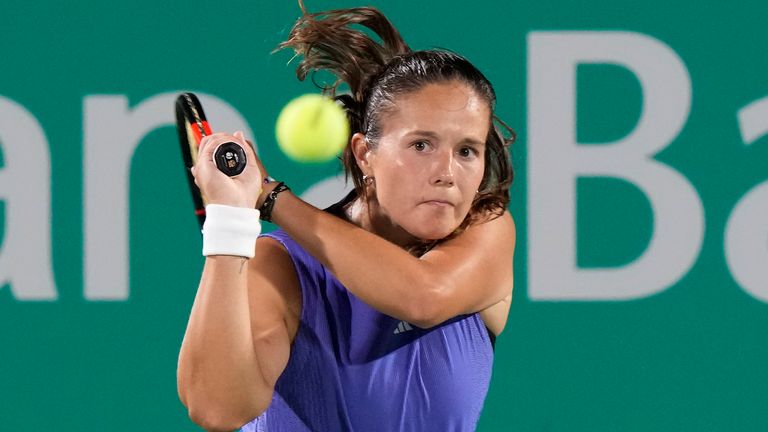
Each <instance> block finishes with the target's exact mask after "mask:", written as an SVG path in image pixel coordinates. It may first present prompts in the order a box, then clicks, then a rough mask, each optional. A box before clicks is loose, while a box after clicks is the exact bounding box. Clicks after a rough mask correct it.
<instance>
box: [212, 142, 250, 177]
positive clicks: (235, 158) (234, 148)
mask: <svg viewBox="0 0 768 432" xmlns="http://www.w3.org/2000/svg"><path fill="white" fill-rule="evenodd" d="M213 161H214V162H215V163H216V168H218V169H219V171H221V172H223V173H224V174H226V175H228V176H230V177H235V176H237V175H239V174H240V173H242V172H243V170H244V169H245V165H246V157H245V150H243V147H241V146H240V144H237V143H234V142H231V141H230V142H225V143H223V144H220V145H219V146H218V147H216V150H214V151H213Z"/></svg>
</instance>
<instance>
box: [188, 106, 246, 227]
mask: <svg viewBox="0 0 768 432" xmlns="http://www.w3.org/2000/svg"><path fill="white" fill-rule="evenodd" d="M176 131H177V132H178V135H179V144H181V154H182V156H183V157H184V166H185V167H186V171H187V181H188V183H189V191H190V192H191V193H192V201H193V202H194V204H195V215H197V221H198V222H199V223H200V228H202V227H203V223H204V222H205V204H206V200H205V197H204V196H203V195H202V193H201V192H200V189H199V188H198V187H197V185H196V184H195V177H194V176H193V175H192V170H191V168H192V167H193V166H194V165H195V163H197V155H198V150H199V148H200V141H202V139H203V137H205V136H208V135H210V134H211V127H210V126H209V125H208V120H207V119H206V117H205V113H204V112H203V106H202V105H201V104H200V100H199V99H197V96H195V95H194V94H193V93H182V94H180V95H179V97H178V98H176ZM213 161H214V162H215V163H216V167H217V168H218V169H219V171H221V172H223V173H224V174H226V175H228V176H230V177H234V176H236V175H239V174H240V173H241V172H243V170H244V169H245V165H246V157H245V150H243V148H242V147H241V146H240V145H239V144H237V143H234V142H226V143H223V144H221V145H219V146H218V147H217V148H216V150H214V152H213Z"/></svg>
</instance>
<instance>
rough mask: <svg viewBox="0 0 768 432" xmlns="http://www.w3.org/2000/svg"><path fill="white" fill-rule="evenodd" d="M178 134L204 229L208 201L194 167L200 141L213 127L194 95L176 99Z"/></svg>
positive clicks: (196, 209) (190, 185)
mask: <svg viewBox="0 0 768 432" xmlns="http://www.w3.org/2000/svg"><path fill="white" fill-rule="evenodd" d="M176 132H177V133H178V136H179V144H180V146H181V154H182V157H183V159H184V167H185V171H186V173H187V183H188V184H189V191H190V194H191V195H192V202H193V203H194V206H195V215H196V216H197V221H198V223H199V224H200V229H202V227H203V223H205V204H206V200H205V197H204V196H203V195H202V193H201V192H200V188H198V187H197V185H196V184H195V177H194V176H193V175H192V167H193V166H194V165H195V163H196V162H197V155H198V150H199V148H200V141H201V140H202V139H203V137H204V136H207V135H210V134H211V127H210V126H209V125H208V119H207V118H206V117H205V112H204V111H203V106H202V105H201V104H200V100H199V99H198V98H197V96H195V94H194V93H182V94H180V95H179V96H178V97H177V98H176Z"/></svg>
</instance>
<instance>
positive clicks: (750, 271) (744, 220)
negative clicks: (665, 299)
mask: <svg viewBox="0 0 768 432" xmlns="http://www.w3.org/2000/svg"><path fill="white" fill-rule="evenodd" d="M738 120H739V130H740V131H741V138H742V140H744V144H746V145H752V144H753V143H754V142H755V141H757V140H758V139H760V138H762V137H764V136H765V135H768V97H765V98H762V99H760V100H758V101H755V102H753V103H751V104H749V105H747V106H746V107H744V108H742V109H741V110H739V113H738ZM725 259H726V262H727V263H728V268H729V269H730V270H731V274H733V278H734V279H735V280H736V282H737V283H738V284H739V285H741V287H742V288H743V289H744V290H745V291H746V292H748V293H749V294H751V295H752V296H754V297H755V298H757V299H758V300H761V301H764V302H768V181H764V182H762V183H760V184H758V185H757V186H755V187H753V188H752V189H750V190H749V191H748V192H747V193H746V194H744V196H743V197H742V198H741V199H740V200H739V201H738V202H737V203H736V206H735V207H734V208H733V211H732V212H731V215H730V217H729V218H728V222H727V223H726V226H725Z"/></svg>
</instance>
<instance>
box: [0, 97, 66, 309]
mask: <svg viewBox="0 0 768 432" xmlns="http://www.w3.org/2000/svg"><path fill="white" fill-rule="evenodd" d="M0 146H2V151H3V158H4V161H5V166H4V167H2V168H0V200H2V201H3V202H4V204H5V227H4V228H5V235H4V237H5V238H4V239H3V240H2V244H0V286H3V285H5V284H10V288H11V292H12V293H13V296H14V297H15V298H16V299H18V300H56V299H57V298H58V292H57V291H56V284H55V282H54V278H53V268H52V265H51V263H52V261H53V260H52V257H51V160H50V159H51V158H50V152H49V149H48V140H46V138H45V133H44V132H43V128H42V127H41V126H40V123H39V122H38V121H37V119H36V118H35V117H34V116H33V115H32V114H31V113H30V112H29V111H27V110H26V109H25V108H24V107H22V106H21V105H19V104H17V103H16V102H14V101H12V100H10V99H6V98H4V97H2V96H0Z"/></svg>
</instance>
